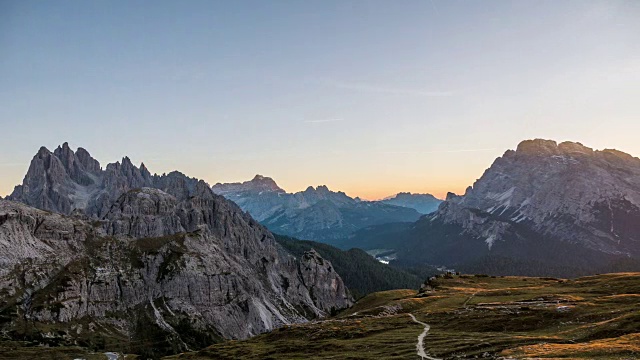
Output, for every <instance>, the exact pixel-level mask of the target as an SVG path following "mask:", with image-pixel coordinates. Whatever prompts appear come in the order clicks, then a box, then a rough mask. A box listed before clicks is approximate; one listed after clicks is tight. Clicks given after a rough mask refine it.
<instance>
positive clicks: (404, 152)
mask: <svg viewBox="0 0 640 360" xmlns="http://www.w3.org/2000/svg"><path fill="white" fill-rule="evenodd" d="M495 150H500V149H498V148H484V149H442V150H427V151H384V152H383V154H443V153H467V152H483V151H495Z"/></svg>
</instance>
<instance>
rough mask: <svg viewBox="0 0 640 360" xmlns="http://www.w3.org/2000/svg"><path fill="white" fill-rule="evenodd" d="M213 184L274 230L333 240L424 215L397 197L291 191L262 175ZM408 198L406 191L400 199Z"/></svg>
mask: <svg viewBox="0 0 640 360" xmlns="http://www.w3.org/2000/svg"><path fill="white" fill-rule="evenodd" d="M212 189H213V192H214V193H216V194H219V195H222V196H224V197H226V198H227V199H229V200H231V201H233V202H235V203H236V204H238V206H240V208H242V209H243V210H245V211H247V212H249V214H251V216H252V217H253V218H255V219H256V220H258V221H259V222H260V223H261V224H263V225H264V226H266V227H267V228H269V230H271V231H273V232H275V233H278V234H282V235H288V236H292V237H295V238H298V239H309V240H315V241H321V242H335V241H336V240H337V239H343V238H346V237H348V236H350V235H351V234H353V233H354V232H355V231H357V230H359V229H362V228H365V227H368V226H372V225H379V224H385V223H389V222H413V221H416V220H418V219H419V218H420V216H421V213H420V212H418V211H417V210H416V209H414V208H411V207H405V206H398V204H391V203H388V202H389V201H391V202H393V201H394V200H385V201H362V200H360V199H358V198H351V197H349V196H348V195H346V194H345V193H344V192H341V191H340V192H335V191H331V190H329V188H327V187H326V186H324V185H321V186H317V187H315V188H314V187H312V186H309V187H308V188H307V189H306V190H304V191H300V192H296V193H287V192H286V191H284V190H283V189H282V188H280V187H279V186H278V185H277V184H276V182H275V181H274V180H273V179H271V178H269V177H265V176H261V175H256V176H255V177H254V178H253V179H252V180H250V181H245V182H242V183H227V184H220V183H218V184H216V185H214V186H213V187H212ZM410 197H412V196H409V195H403V196H402V197H401V198H400V200H398V201H407V198H410ZM396 199H397V198H396ZM436 201H437V200H436ZM414 203H415V204H422V202H421V201H420V200H416V201H415V202H414ZM420 206H423V205H420ZM421 208H422V207H421Z"/></svg>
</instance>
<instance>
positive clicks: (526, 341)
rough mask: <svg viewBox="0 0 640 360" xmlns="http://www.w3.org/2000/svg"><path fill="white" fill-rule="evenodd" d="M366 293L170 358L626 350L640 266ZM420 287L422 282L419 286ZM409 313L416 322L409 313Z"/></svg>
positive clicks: (634, 342)
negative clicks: (324, 315)
mask: <svg viewBox="0 0 640 360" xmlns="http://www.w3.org/2000/svg"><path fill="white" fill-rule="evenodd" d="M430 286H431V287H432V290H430V291H423V292H422V293H417V292H416V291H412V290H393V291H386V292H380V293H375V294H371V295H369V296H367V297H365V298H363V299H361V300H360V301H358V302H357V303H356V304H355V306H354V307H352V308H351V309H349V310H348V311H346V312H344V313H341V314H340V315H339V316H337V317H335V318H333V319H329V320H325V321H320V322H314V323H311V324H303V325H294V326H287V327H284V328H282V329H279V330H276V331H273V332H271V333H268V334H264V335H260V336H258V337H255V338H253V339H250V340H246V341H231V342H225V343H222V344H218V345H214V346H211V347H209V348H207V349H204V350H202V351H198V352H192V353H188V354H183V355H181V356H179V357H173V358H172V359H190V360H200V359H202V360H204V359H220V360H225V359H268V358H272V359H276V358H277V359H301V358H310V357H309V354H314V355H313V356H312V357H311V358H313V359H413V358H419V357H418V356H417V354H416V352H417V349H416V346H417V343H418V340H419V336H420V335H421V334H423V331H424V326H423V325H422V324H420V323H418V322H422V323H426V324H428V325H429V326H430V329H429V331H428V333H427V335H426V336H425V337H424V338H423V349H424V351H425V353H426V354H425V355H427V356H431V357H432V358H438V359H469V358H491V359H524V358H536V359H551V358H555V359H558V358H565V359H611V360H613V359H634V358H638V357H639V356H640V328H639V326H638V324H640V314H639V313H638V311H637V303H638V300H639V299H640V273H617V274H607V275H598V276H590V277H584V278H579V279H575V280H563V279H554V278H524V277H487V276H469V275H466V276H465V275H463V276H452V277H451V278H449V279H445V278H438V279H437V280H435V281H430ZM425 290H426V289H425ZM411 315H413V316H414V317H415V319H416V321H417V322H416V321H414V320H413V319H412V317H411Z"/></svg>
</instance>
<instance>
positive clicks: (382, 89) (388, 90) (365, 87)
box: [321, 80, 454, 97]
mask: <svg viewBox="0 0 640 360" xmlns="http://www.w3.org/2000/svg"><path fill="white" fill-rule="evenodd" d="M321 83H323V84H325V85H330V86H333V87H336V88H338V89H346V90H354V91H360V92H369V93H377V94H389V95H409V96H423V97H447V96H453V95H454V94H453V92H452V91H440V90H431V89H411V88H397V87H388V86H381V85H373V84H365V83H352V82H343V81H335V80H322V81H321Z"/></svg>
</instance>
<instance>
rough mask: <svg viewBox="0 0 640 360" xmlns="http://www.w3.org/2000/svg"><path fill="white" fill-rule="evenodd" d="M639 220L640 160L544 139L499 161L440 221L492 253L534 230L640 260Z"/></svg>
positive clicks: (452, 199) (450, 201)
mask: <svg viewBox="0 0 640 360" xmlns="http://www.w3.org/2000/svg"><path fill="white" fill-rule="evenodd" d="M454 205H455V206H454ZM481 214H485V215H481ZM638 214H640V160H639V159H637V158H634V157H632V156H630V155H627V154H624V153H622V152H619V151H611V150H603V151H598V150H596V151H594V150H593V149H591V148H589V147H586V146H584V145H582V144H580V143H575V142H562V143H560V144H557V143H556V142H555V141H551V140H541V139H536V140H527V141H523V142H521V143H520V144H519V145H518V147H517V150H516V151H515V152H514V151H507V152H506V153H505V155H504V156H503V157H501V158H498V159H496V161H495V162H494V163H493V165H492V166H491V167H490V168H489V169H487V170H486V171H485V173H484V174H483V175H482V177H481V178H480V179H478V180H477V181H476V182H475V184H474V186H473V188H469V189H467V191H466V193H465V195H463V196H455V195H453V194H450V195H448V196H447V203H446V206H441V207H440V209H439V211H438V212H437V213H436V214H435V216H436V217H437V218H438V219H440V220H441V221H444V222H446V223H458V224H459V225H461V226H462V228H463V229H465V232H467V233H469V234H472V235H473V236H476V237H478V238H483V239H486V243H487V246H488V247H489V248H491V247H492V246H494V247H495V244H499V242H500V241H508V240H509V239H510V236H515V235H508V234H510V233H511V234H512V230H513V229H518V230H519V231H523V230H522V229H524V228H526V229H528V231H530V232H531V233H536V234H540V235H539V236H540V237H545V238H550V237H551V238H555V239H558V240H559V241H564V242H567V243H572V244H580V245H582V246H585V247H587V248H590V249H593V250H596V251H602V252H606V253H610V254H634V253H637V254H640V238H639V237H638V236H637V232H636V231H640V225H638V224H640V217H639V215H638ZM488 219H493V220H492V221H489V220H488ZM513 231H515V230H513Z"/></svg>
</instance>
